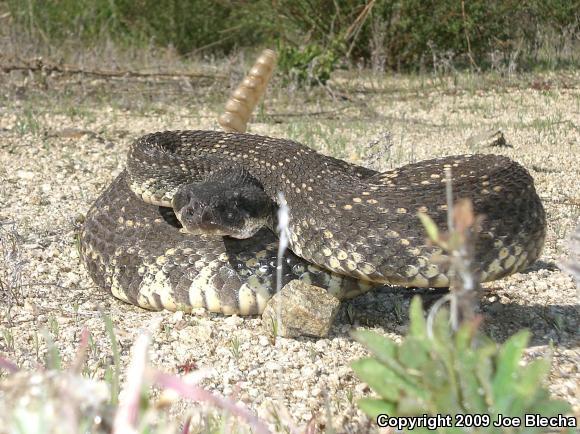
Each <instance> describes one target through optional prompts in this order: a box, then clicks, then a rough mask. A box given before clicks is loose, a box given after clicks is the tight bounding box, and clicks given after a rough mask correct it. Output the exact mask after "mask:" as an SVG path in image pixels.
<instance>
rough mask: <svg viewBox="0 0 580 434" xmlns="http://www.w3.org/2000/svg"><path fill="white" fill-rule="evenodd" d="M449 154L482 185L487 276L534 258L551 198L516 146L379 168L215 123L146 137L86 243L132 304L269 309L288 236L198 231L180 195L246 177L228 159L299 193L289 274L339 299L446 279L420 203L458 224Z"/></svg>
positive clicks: (259, 180) (475, 194) (96, 267)
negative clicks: (502, 152) (186, 225)
mask: <svg viewBox="0 0 580 434" xmlns="http://www.w3.org/2000/svg"><path fill="white" fill-rule="evenodd" d="M446 168H450V169H451V171H452V174H453V193H454V197H455V198H456V199H457V198H469V199H471V201H472V203H473V208H474V212H475V213H476V214H481V215H483V216H484V219H483V221H482V223H481V231H480V233H479V236H478V238H477V242H476V246H475V265H476V271H477V273H478V275H479V276H480V280H481V281H490V280H495V279H499V278H502V277H504V276H507V275H509V274H512V273H515V272H518V271H521V270H523V269H525V268H526V267H527V266H529V265H530V264H531V263H532V262H534V261H535V260H536V259H537V258H538V256H539V255H540V253H541V250H542V247H543V243H544V238H545V227H546V222H545V213H544V209H543V207H542V204H541V202H540V199H539V197H538V195H537V193H536V191H535V188H534V183H533V179H532V177H531V176H530V175H529V173H528V172H527V171H526V170H525V169H524V168H523V167H522V166H521V165H519V164H518V163H516V162H514V161H512V160H510V159H509V158H507V157H504V156H498V155H482V154H477V155H462V156H451V157H445V158H439V159H433V160H426V161H422V162H418V163H414V164H408V165H405V166H402V167H399V168H397V169H392V170H389V171H386V172H382V173H378V172H375V171H372V170H370V169H366V168H363V167H359V166H356V165H353V164H350V163H347V162H344V161H342V160H338V159H335V158H332V157H329V156H325V155H322V154H319V153H317V152H315V151H314V150H312V149H310V148H308V147H306V146H304V145H302V144H300V143H297V142H294V141H291V140H284V139H278V138H270V137H263V136H258V135H250V134H241V133H222V132H213V131H165V132H159V133H153V134H149V135H146V136H143V137H141V138H139V139H138V140H137V141H135V143H134V144H133V145H132V146H131V148H130V150H129V154H128V161H127V170H126V171H123V172H122V173H121V174H120V175H119V176H118V177H117V178H116V179H115V180H114V181H113V183H112V184H111V185H110V186H109V187H108V188H107V189H106V190H105V191H104V192H103V193H102V194H101V196H100V197H99V198H98V199H97V201H96V202H95V203H94V204H93V206H92V207H91V209H90V210H89V212H88V214H87V216H86V221H85V225H84V228H83V231H82V233H81V252H82V256H83V258H84V262H85V264H86V265H87V268H88V270H89V272H90V274H91V276H92V277H93V279H94V280H95V282H96V283H97V284H98V285H99V286H101V287H103V288H106V289H108V290H110V291H111V292H112V294H113V295H114V296H116V297H118V298H120V299H122V300H124V301H127V302H130V303H132V304H135V305H138V306H141V307H144V308H148V309H162V308H166V309H170V310H186V311H188V310H191V309H194V308H198V307H203V308H205V309H207V310H209V311H215V312H222V313H225V314H234V313H237V314H243V315H249V314H257V313H260V312H261V311H262V310H263V309H264V307H265V304H266V302H267V300H268V299H269V298H270V297H271V296H272V294H273V292H274V291H275V288H276V282H275V279H276V253H277V244H278V242H277V237H276V236H275V235H274V234H273V233H272V232H271V231H269V230H268V229H265V228H263V229H260V230H259V231H258V232H257V233H256V234H255V235H253V236H252V237H250V238H247V239H234V238H231V237H228V236H222V235H219V234H217V235H216V234H204V233H201V234H192V233H186V232H185V231H184V229H183V228H182V225H181V223H180V222H179V221H178V219H177V218H176V213H175V212H174V211H173V209H171V208H169V206H170V205H171V200H172V198H174V196H175V197H176V198H177V196H176V195H178V194H179V189H180V185H183V184H188V183H192V185H194V186H195V185H197V184H199V185H202V186H203V183H204V182H207V180H208V179H211V180H212V182H214V181H215V180H216V177H217V178H219V177H220V176H225V177H226V179H225V180H223V181H222V180H220V179H218V180H217V181H216V182H218V183H220V184H219V185H222V184H223V185H224V186H225V188H226V189H227V188H229V187H228V186H229V185H231V184H238V183H241V182H242V181H240V180H239V179H238V178H235V177H234V178H235V179H234V180H233V181H232V180H230V181H228V179H227V173H228V172H231V173H242V172H243V173H244V174H246V173H247V174H249V175H248V176H249V177H250V178H251V179H252V180H253V181H252V182H253V183H254V184H252V185H253V186H251V188H257V189H259V190H260V191H261V192H262V194H264V195H265V197H267V198H269V200H270V201H271V202H272V204H273V209H274V210H275V209H276V206H277V205H279V202H280V200H281V199H280V196H279V195H278V193H279V192H281V193H283V198H284V200H285V202H286V204H287V206H288V209H289V224H288V227H287V229H286V230H287V235H288V239H289V244H290V249H291V250H292V251H291V252H287V253H286V255H285V258H284V261H283V263H284V267H283V272H282V275H283V282H282V284H284V283H286V282H287V281H289V280H292V279H302V280H305V281H306V282H308V283H313V284H316V285H318V286H323V287H326V288H328V290H329V291H330V292H331V293H332V294H334V295H336V296H337V297H339V298H341V299H342V298H349V297H353V296H355V295H358V294H360V293H362V292H365V291H368V290H369V289H371V288H373V287H374V286H377V285H380V284H393V285H401V286H407V287H445V286H448V285H449V279H448V275H447V273H446V269H445V267H444V266H442V265H440V262H435V261H431V258H432V256H433V255H435V254H437V255H442V254H444V252H442V251H441V249H439V248H438V247H436V246H433V245H430V243H428V242H427V240H426V234H425V231H424V229H423V227H422V226H421V223H420V221H419V219H418V218H417V213H419V212H424V213H427V214H428V215H429V216H430V217H431V218H432V219H433V220H434V221H435V223H436V224H437V225H438V226H439V227H441V228H445V227H446V221H447V206H446V200H445V197H446V196H445V169H446ZM240 170H241V171H242V172H240ZM236 171H237V172H236ZM216 174H217V175H216ZM224 174H225V175H224ZM242 178H244V179H245V175H244V176H243V177H242ZM240 179H241V178H240ZM214 184H215V182H214ZM234 187H237V185H234ZM146 202H149V203H146ZM185 202H187V200H186V201H185ZM177 214H178V216H180V217H183V216H181V215H180V213H179V212H178V213H177ZM271 224H272V222H271Z"/></svg>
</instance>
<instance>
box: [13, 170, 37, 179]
mask: <svg viewBox="0 0 580 434" xmlns="http://www.w3.org/2000/svg"><path fill="white" fill-rule="evenodd" d="M16 176H18V177H19V178H20V179H34V177H35V176H36V175H35V173H34V172H30V171H28V170H18V171H16Z"/></svg>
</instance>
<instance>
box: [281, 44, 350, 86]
mask: <svg viewBox="0 0 580 434" xmlns="http://www.w3.org/2000/svg"><path fill="white" fill-rule="evenodd" d="M278 53H279V57H278V67H279V68H280V71H281V72H282V74H283V75H284V76H285V77H286V79H287V80H289V81H291V82H296V83H297V84H299V85H304V84H306V85H319V84H325V83H326V82H327V81H328V80H329V79H330V74H331V73H332V71H334V70H335V69H336V66H337V64H338V61H339V60H340V54H339V51H338V50H333V49H325V48H324V47H322V46H321V45H318V44H316V43H311V44H308V45H306V46H305V47H303V48H296V47H291V46H287V45H282V44H280V45H279V46H278Z"/></svg>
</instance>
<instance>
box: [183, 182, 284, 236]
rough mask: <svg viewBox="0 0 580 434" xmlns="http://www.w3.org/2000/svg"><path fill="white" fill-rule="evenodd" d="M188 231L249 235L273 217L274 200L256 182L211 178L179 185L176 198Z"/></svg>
mask: <svg viewBox="0 0 580 434" xmlns="http://www.w3.org/2000/svg"><path fill="white" fill-rule="evenodd" d="M172 205H173V209H174V211H175V215H176V216H177V218H178V219H179V221H180V222H181V224H182V225H183V227H184V228H185V230H186V231H187V232H190V233H193V234H210V235H222V236H230V237H233V238H249V237H251V236H252V235H254V234H255V233H256V232H257V231H258V230H260V228H262V227H263V226H264V225H267V224H268V223H269V222H270V221H271V217H272V212H273V211H272V209H273V205H272V201H271V200H270V198H269V197H268V196H267V195H266V194H265V192H264V190H263V189H262V188H261V187H260V186H258V185H256V184H254V183H243V184H234V183H232V182H231V180H228V179H226V180H210V181H205V182H201V183H194V184H187V185H184V186H182V187H180V188H179V190H178V191H177V193H176V194H175V196H174V197H173V201H172Z"/></svg>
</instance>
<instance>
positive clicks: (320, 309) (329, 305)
mask: <svg viewBox="0 0 580 434" xmlns="http://www.w3.org/2000/svg"><path fill="white" fill-rule="evenodd" d="M339 305H340V301H339V300H338V299H337V298H335V297H333V296H332V295H330V294H328V292H327V291H326V290H325V289H323V288H320V287H317V286H312V285H307V284H306V283H304V282H301V281H299V280H293V281H291V282H290V283H288V284H287V285H285V286H284V287H283V288H282V290H281V291H280V292H279V293H277V294H276V295H274V297H272V298H271V299H270V301H269V302H268V304H267V305H266V309H265V310H264V313H263V314H262V324H263V326H264V327H265V328H266V329H267V330H268V331H271V329H272V324H277V327H276V334H277V335H278V336H284V337H297V336H302V335H308V336H317V337H324V336H328V332H329V331H330V327H331V325H332V322H333V321H334V317H335V316H336V314H337V312H338V307H339ZM278 313H279V314H280V318H278Z"/></svg>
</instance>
